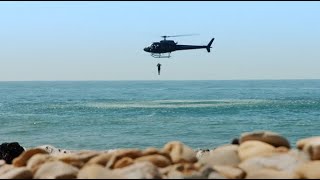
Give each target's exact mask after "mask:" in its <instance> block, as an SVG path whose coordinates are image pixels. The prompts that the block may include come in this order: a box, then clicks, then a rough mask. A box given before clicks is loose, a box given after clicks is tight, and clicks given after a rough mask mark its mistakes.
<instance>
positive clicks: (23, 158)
mask: <svg viewBox="0 0 320 180" xmlns="http://www.w3.org/2000/svg"><path fill="white" fill-rule="evenodd" d="M35 154H48V152H47V151H45V150H43V149H39V148H34V149H29V150H27V151H24V152H23V153H22V154H21V155H20V156H19V157H16V158H15V159H14V160H13V163H12V164H13V165H14V166H15V167H21V166H26V165H27V162H28V160H29V159H30V158H31V157H32V156H33V155H35Z"/></svg>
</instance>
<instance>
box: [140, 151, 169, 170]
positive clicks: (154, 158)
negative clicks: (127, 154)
mask: <svg viewBox="0 0 320 180" xmlns="http://www.w3.org/2000/svg"><path fill="white" fill-rule="evenodd" d="M134 161H135V162H141V161H149V162H151V163H152V164H154V165H155V166H157V167H166V166H169V165H170V164H171V162H170V160H169V159H168V158H166V157H164V156H162V155H158V154H153V155H147V156H142V157H139V158H136V159H135V160H134Z"/></svg>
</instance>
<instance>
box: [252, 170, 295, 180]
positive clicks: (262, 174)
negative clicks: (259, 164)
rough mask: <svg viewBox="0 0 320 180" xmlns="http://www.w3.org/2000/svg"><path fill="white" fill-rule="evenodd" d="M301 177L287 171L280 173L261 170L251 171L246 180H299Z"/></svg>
mask: <svg viewBox="0 0 320 180" xmlns="http://www.w3.org/2000/svg"><path fill="white" fill-rule="evenodd" d="M299 178H300V177H299V176H298V175H297V174H295V173H288V172H286V171H278V170H274V169H259V170H257V171H250V173H248V174H247V176H246V179H299Z"/></svg>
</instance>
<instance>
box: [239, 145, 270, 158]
mask: <svg viewBox="0 0 320 180" xmlns="http://www.w3.org/2000/svg"><path fill="white" fill-rule="evenodd" d="M238 152H239V157H240V160H241V161H243V160H246V159H249V158H252V157H255V156H263V155H266V154H271V153H274V152H275V148H274V147H273V146H272V145H270V144H267V143H264V142H261V141H255V140H252V141H245V142H243V143H241V144H240V146H239V149H238Z"/></svg>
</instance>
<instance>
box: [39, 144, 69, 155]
mask: <svg viewBox="0 0 320 180" xmlns="http://www.w3.org/2000/svg"><path fill="white" fill-rule="evenodd" d="M36 148H39V149H43V150H45V151H47V152H48V153H49V154H51V155H58V154H70V153H73V152H75V151H71V150H66V149H60V148H56V147H54V146H51V145H42V146H38V147H36Z"/></svg>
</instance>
